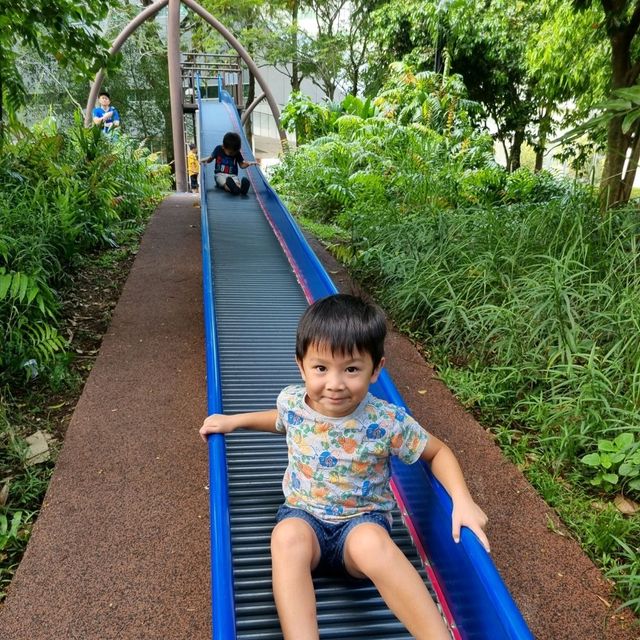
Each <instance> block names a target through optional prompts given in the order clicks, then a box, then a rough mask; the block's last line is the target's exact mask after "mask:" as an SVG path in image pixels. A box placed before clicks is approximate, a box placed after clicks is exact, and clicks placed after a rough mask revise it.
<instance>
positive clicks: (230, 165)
mask: <svg viewBox="0 0 640 640" xmlns="http://www.w3.org/2000/svg"><path fill="white" fill-rule="evenodd" d="M241 146H242V141H241V139H240V136H239V135H238V134H237V133H235V132H233V131H229V132H227V133H225V134H224V138H222V144H221V145H220V144H219V145H218V146H217V147H216V148H215V149H214V150H213V151H212V152H211V155H210V156H209V157H208V158H206V159H204V160H202V162H205V163H207V164H209V163H210V162H214V161H215V165H214V169H213V173H214V176H215V179H216V184H217V185H218V186H219V187H220V188H221V189H224V190H225V191H228V192H229V193H232V194H233V195H234V196H237V195H238V194H242V195H243V196H244V195H246V194H247V191H249V187H250V186H251V183H250V182H249V180H248V178H244V177H243V178H242V180H240V178H238V166H240V167H242V168H243V169H246V168H247V167H253V166H256V165H257V164H258V163H257V162H253V161H251V162H247V161H246V160H245V159H244V158H243V156H242V153H241V152H240V147H241Z"/></svg>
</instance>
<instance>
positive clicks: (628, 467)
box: [618, 462, 640, 477]
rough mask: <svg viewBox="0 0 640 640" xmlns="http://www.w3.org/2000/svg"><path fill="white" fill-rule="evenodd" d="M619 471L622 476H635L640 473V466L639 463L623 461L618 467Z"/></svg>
mask: <svg viewBox="0 0 640 640" xmlns="http://www.w3.org/2000/svg"><path fill="white" fill-rule="evenodd" d="M618 473H619V474H620V475H621V476H631V477H635V476H637V475H638V474H639V473H640V466H638V465H637V464H630V463H628V462H623V463H622V464H621V465H620V468H619V469H618Z"/></svg>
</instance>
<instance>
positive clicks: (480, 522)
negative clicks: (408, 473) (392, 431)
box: [420, 434, 490, 551]
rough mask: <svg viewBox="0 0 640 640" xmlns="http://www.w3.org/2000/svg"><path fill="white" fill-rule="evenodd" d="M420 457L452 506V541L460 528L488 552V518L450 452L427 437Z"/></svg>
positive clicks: (458, 535) (432, 438)
mask: <svg viewBox="0 0 640 640" xmlns="http://www.w3.org/2000/svg"><path fill="white" fill-rule="evenodd" d="M420 457H421V458H422V459H423V460H424V461H425V462H428V463H429V465H430V466H431V471H432V472H433V475H434V476H435V477H436V478H437V479H438V480H439V481H440V482H441V483H442V485H443V486H444V488H445V489H446V490H447V492H448V493H449V496H451V500H452V502H453V513H452V514H451V520H452V522H451V525H452V531H451V533H452V535H453V539H454V540H455V541H456V542H459V541H460V529H461V527H469V529H471V531H473V532H474V533H475V534H476V535H477V536H478V538H479V540H480V542H481V543H482V546H483V547H484V548H485V549H486V550H487V551H489V550H490V549H489V540H488V538H487V536H486V534H485V532H484V528H485V526H486V524H487V516H486V514H485V513H484V511H483V510H482V509H481V508H480V507H479V506H478V505H477V504H476V503H475V502H474V500H473V498H472V497H471V493H469V488H468V487H467V483H466V482H465V480H464V476H463V475H462V469H461V468H460V465H459V464H458V461H457V460H456V457H455V456H454V455H453V451H451V449H449V447H448V446H447V445H446V444H445V443H444V442H442V440H439V439H438V438H436V437H435V436H433V435H431V434H429V440H428V442H427V446H426V447H425V448H424V451H423V452H422V454H421V456H420Z"/></svg>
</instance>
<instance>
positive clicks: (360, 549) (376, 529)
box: [345, 524, 397, 573]
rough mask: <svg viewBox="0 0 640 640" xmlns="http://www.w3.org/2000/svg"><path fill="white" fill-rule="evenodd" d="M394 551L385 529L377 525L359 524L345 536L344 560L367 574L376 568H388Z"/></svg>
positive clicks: (394, 548) (392, 543)
mask: <svg viewBox="0 0 640 640" xmlns="http://www.w3.org/2000/svg"><path fill="white" fill-rule="evenodd" d="M396 549H397V547H396V545H395V543H394V542H393V540H392V539H391V537H390V536H389V534H388V533H387V531H386V530H385V529H383V528H382V527H380V526H379V525H377V524H360V525H358V526H357V527H354V528H353V529H352V530H351V532H350V533H349V535H348V536H347V540H346V542H345V559H347V561H349V560H350V561H351V562H352V563H354V564H355V565H356V567H357V568H358V569H359V570H360V571H363V572H364V573H367V572H368V571H369V570H371V569H373V568H375V567H376V566H386V567H388V566H390V565H389V563H390V562H391V561H392V558H393V555H394V554H395V553H396Z"/></svg>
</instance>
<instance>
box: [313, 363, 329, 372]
mask: <svg viewBox="0 0 640 640" xmlns="http://www.w3.org/2000/svg"><path fill="white" fill-rule="evenodd" d="M314 369H315V370H316V371H317V372H318V373H324V372H325V371H326V370H327V367H325V366H324V365H321V364H317V365H316V366H315V367H314Z"/></svg>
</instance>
